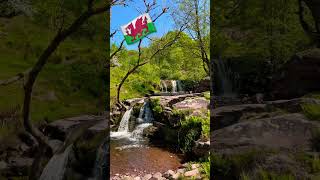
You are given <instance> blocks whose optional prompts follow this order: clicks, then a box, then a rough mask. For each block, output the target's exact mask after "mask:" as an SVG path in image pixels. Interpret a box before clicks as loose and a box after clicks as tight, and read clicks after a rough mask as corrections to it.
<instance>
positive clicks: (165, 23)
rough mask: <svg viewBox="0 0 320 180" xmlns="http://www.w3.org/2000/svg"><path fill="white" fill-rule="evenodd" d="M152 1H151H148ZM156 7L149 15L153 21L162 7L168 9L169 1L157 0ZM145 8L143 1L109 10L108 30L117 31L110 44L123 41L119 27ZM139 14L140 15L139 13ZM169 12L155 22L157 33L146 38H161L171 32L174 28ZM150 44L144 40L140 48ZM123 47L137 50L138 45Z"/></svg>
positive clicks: (135, 1)
mask: <svg viewBox="0 0 320 180" xmlns="http://www.w3.org/2000/svg"><path fill="white" fill-rule="evenodd" d="M150 1H153V0H149V2H150ZM157 5H158V7H157V8H156V9H154V10H152V11H151V12H150V13H149V14H150V16H151V18H152V20H153V19H155V17H157V16H158V15H159V14H160V13H161V11H162V8H163V7H168V6H169V7H170V6H171V5H170V0H158V1H157ZM171 7H172V6H171ZM145 10H146V9H145V6H144V3H143V0H133V2H130V3H129V4H128V6H127V7H123V6H114V7H112V9H111V27H110V30H111V32H113V31H114V30H118V32H117V34H115V35H114V37H113V38H111V44H113V43H116V44H117V45H119V44H120V43H121V41H122V40H123V38H124V36H123V34H122V32H121V28H120V27H121V26H122V25H125V24H127V23H129V22H130V21H132V20H133V19H134V18H136V17H137V16H139V15H140V14H142V13H144V12H145ZM139 11H140V12H141V13H140V12H139ZM170 13H171V11H170V9H169V12H167V13H166V14H164V15H162V16H161V17H160V18H159V19H157V21H156V22H155V26H156V28H157V32H156V33H153V34H150V35H149V36H148V37H150V38H151V37H161V36H163V35H164V34H166V33H167V32H168V31H170V30H172V29H173V28H174V21H173V19H172V17H171V14H170ZM149 43H150V40H149V39H147V38H144V39H143V41H142V46H147V45H148V44H149ZM125 46H126V48H127V49H130V50H132V49H138V48H137V47H138V43H135V44H133V45H127V44H126V43H125Z"/></svg>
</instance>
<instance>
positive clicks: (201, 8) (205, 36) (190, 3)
mask: <svg viewBox="0 0 320 180" xmlns="http://www.w3.org/2000/svg"><path fill="white" fill-rule="evenodd" d="M176 2H177V5H178V8H179V10H178V12H176V13H175V15H174V17H175V19H176V20H177V22H178V23H181V24H184V23H186V24H187V28H186V32H187V33H188V35H189V36H190V37H192V39H193V40H194V41H195V42H196V44H195V46H193V47H190V50H192V51H193V52H194V54H195V55H197V56H198V58H200V59H201V60H202V63H203V68H204V70H205V71H206V73H207V74H208V75H209V69H208V68H209V62H210V53H209V51H210V50H209V49H210V42H209V41H210V35H209V33H210V14H209V13H210V9H209V3H210V1H209V0H183V1H182V0H177V1H176Z"/></svg>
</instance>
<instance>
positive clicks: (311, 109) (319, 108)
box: [301, 104, 320, 121]
mask: <svg viewBox="0 0 320 180" xmlns="http://www.w3.org/2000/svg"><path fill="white" fill-rule="evenodd" d="M301 107H302V110H303V113H304V114H305V115H306V116H307V117H308V118H309V119H311V120H317V121H319V120H320V105H319V104H303V105H301Z"/></svg>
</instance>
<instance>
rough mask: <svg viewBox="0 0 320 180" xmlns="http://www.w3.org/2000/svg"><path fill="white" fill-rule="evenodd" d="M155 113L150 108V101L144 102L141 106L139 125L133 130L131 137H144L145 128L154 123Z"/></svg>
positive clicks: (134, 138) (139, 138)
mask: <svg viewBox="0 0 320 180" xmlns="http://www.w3.org/2000/svg"><path fill="white" fill-rule="evenodd" d="M152 121H153V115H152V110H151V108H150V103H149V102H144V104H143V106H142V107H141V108H140V112H139V118H138V123H139V124H138V125H137V126H136V127H135V129H134V130H133V131H132V134H131V138H132V139H133V140H138V141H139V140H141V139H143V130H144V129H145V128H147V127H149V126H151V125H152Z"/></svg>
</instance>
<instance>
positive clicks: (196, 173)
mask: <svg viewBox="0 0 320 180" xmlns="http://www.w3.org/2000/svg"><path fill="white" fill-rule="evenodd" d="M198 174H199V169H194V170H191V171H187V172H185V173H184V176H186V177H192V176H197V175H198Z"/></svg>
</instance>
